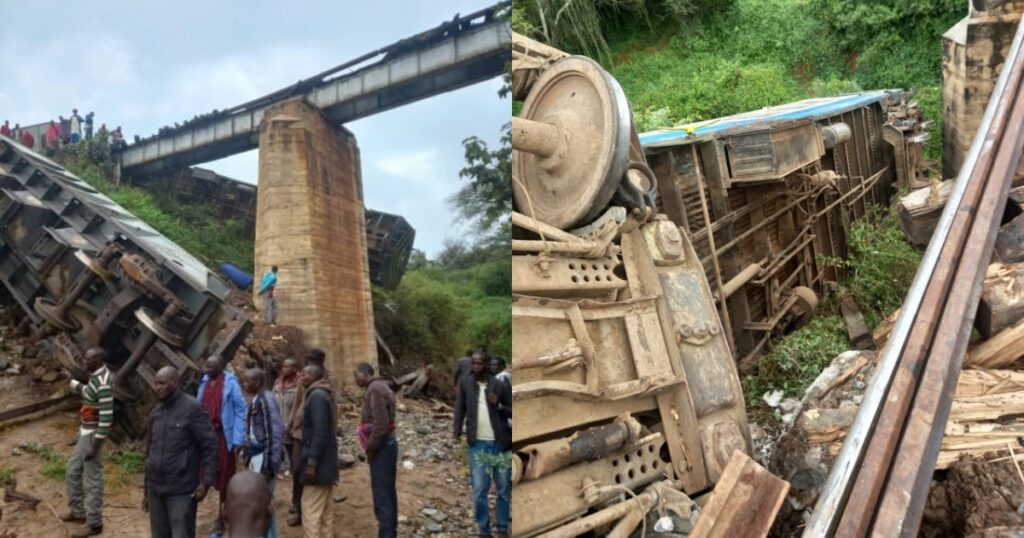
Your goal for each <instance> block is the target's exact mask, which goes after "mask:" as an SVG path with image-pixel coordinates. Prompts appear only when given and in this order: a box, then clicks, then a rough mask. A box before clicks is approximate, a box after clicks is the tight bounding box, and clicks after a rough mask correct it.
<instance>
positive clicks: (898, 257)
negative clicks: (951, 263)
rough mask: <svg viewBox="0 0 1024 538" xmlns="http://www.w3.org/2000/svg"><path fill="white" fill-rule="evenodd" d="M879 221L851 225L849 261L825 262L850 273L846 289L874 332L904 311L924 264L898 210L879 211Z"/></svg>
mask: <svg viewBox="0 0 1024 538" xmlns="http://www.w3.org/2000/svg"><path fill="white" fill-rule="evenodd" d="M876 217H877V218H873V219H866V220H859V221H854V222H853V223H851V224H850V229H849V231H848V232H847V233H848V237H849V256H848V257H847V258H846V259H828V260H825V261H827V262H828V263H830V264H832V265H834V266H836V267H839V268H842V269H844V270H845V271H846V277H845V279H844V280H843V285H844V286H846V288H847V289H849V290H850V295H851V296H853V299H854V301H855V302H856V303H857V307H858V308H860V311H861V313H862V314H863V315H864V320H865V321H866V322H867V324H868V326H869V327H872V328H873V327H875V326H876V325H878V323H879V322H880V321H882V320H883V319H885V317H886V316H888V315H889V314H891V313H892V312H893V311H894V310H896V309H897V308H899V307H900V304H902V303H903V298H904V297H905V296H906V295H907V290H908V289H910V284H911V282H913V280H914V273H916V272H917V266H918V265H919V264H920V263H921V253H920V252H918V251H917V250H915V249H914V247H912V246H911V245H910V244H909V243H907V241H906V239H905V238H904V236H903V232H902V231H901V230H900V229H899V225H898V224H897V220H896V219H897V216H896V214H895V210H894V209H893V210H891V211H889V212H888V213H885V214H882V211H881V210H879V211H878V215H876Z"/></svg>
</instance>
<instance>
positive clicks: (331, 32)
mask: <svg viewBox="0 0 1024 538" xmlns="http://www.w3.org/2000/svg"><path fill="white" fill-rule="evenodd" d="M493 3H494V2H493V1H491V0H445V1H443V2H440V1H431V2H425V1H422V0H383V1H377V2H366V1H340V2H339V1H337V0H334V1H309V2H301V3H298V2H296V3H289V2H272V1H265V0H254V1H246V2H237V1H235V2H211V1H208V0H176V1H174V2H156V1H151V0H142V1H137V2H110V1H97V2H67V1H56V0H34V1H32V2H0V21H3V22H2V25H0V121H2V120H3V119H10V120H11V124H14V123H15V122H18V123H22V124H24V125H29V124H34V123H41V122H43V121H47V120H49V119H51V118H56V117H57V116H58V115H64V116H67V115H68V114H69V113H70V111H71V109H72V108H73V107H77V108H78V109H79V113H81V114H83V115H84V113H85V112H86V111H89V110H91V111H94V112H95V113H96V122H97V127H98V126H99V123H106V124H107V125H108V126H111V127H112V126H116V125H120V126H122V128H123V130H124V133H125V136H126V137H127V138H128V139H129V140H130V139H131V138H132V136H133V135H135V134H139V135H142V136H146V135H149V134H152V133H154V132H156V130H157V128H158V127H160V126H162V125H167V124H173V123H174V122H175V121H179V122H180V121H183V120H186V119H190V118H192V117H193V116H194V115H196V114H200V113H205V112H209V111H210V110H213V109H215V108H216V109H224V108H227V107H229V106H231V105H236V104H240V103H242V102H245V101H248V100H250V99H253V98H255V97H259V96H260V95H263V94H266V93H269V92H271V91H274V90H277V89H279V88H281V87H284V86H287V85H290V84H292V83H294V82H295V81H297V80H299V79H302V78H305V77H308V76H311V75H313V74H315V73H317V72H320V71H323V70H325V69H328V68H330V67H333V66H335V65H338V64H340V63H343V62H345V61H347V60H349V59H352V58H355V57H357V56H360V55H361V54H363V53H366V52H369V51H371V50H374V49H376V48H378V47H381V46H384V45H388V44H390V43H392V42H394V41H397V40H399V39H402V38H405V37H409V36H411V35H413V34H415V33H417V32H421V31H423V30H427V29H429V28H433V27H435V26H437V25H438V24H440V23H441V22H443V21H445V20H450V19H451V18H452V17H453V16H454V15H455V14H456V13H461V14H467V13H471V12H473V11H476V10H479V9H481V8H484V7H486V6H488V5H491V4H493ZM500 86H501V82H500V79H493V80H490V81H487V82H484V83H480V84H476V85H474V86H470V87H468V88H464V89H461V90H457V91H455V92H450V93H446V94H442V95H439V96H436V97H433V98H431V99H428V100H425V101H420V102H418V103H414V104H411V105H407V106H405V107H402V108H398V109H394V110H390V111H387V112H383V113H381V114H378V115H376V116H371V117H369V118H365V119H362V120H358V121H356V122H353V123H350V124H348V128H349V129H350V130H352V131H353V132H354V133H355V135H356V138H357V140H358V142H359V146H360V150H361V154H362V163H363V183H364V187H365V191H366V204H367V206H368V207H370V208H374V209H379V210H382V211H387V212H391V213H398V214H401V215H403V216H404V217H405V218H406V219H407V220H409V222H410V223H411V224H412V225H413V226H414V227H415V228H416V231H417V236H416V247H417V248H419V249H422V250H424V251H426V252H427V253H428V255H435V254H436V253H437V252H438V251H440V249H441V248H442V243H443V241H444V239H445V238H446V237H458V236H460V235H463V234H464V232H465V230H464V226H460V225H459V224H458V223H455V222H453V219H452V217H451V211H450V209H449V207H448V206H447V204H446V203H445V199H446V198H447V197H448V196H449V195H450V194H452V193H454V192H455V191H457V190H458V188H459V186H460V182H461V180H460V179H459V177H458V172H459V170H460V168H461V167H462V165H463V150H462V140H463V139H464V138H466V137H468V136H471V135H476V136H480V137H481V138H483V139H484V140H486V141H487V142H488V143H489V144H491V145H496V144H497V142H498V138H499V136H500V133H499V131H500V128H501V125H502V124H503V123H505V122H507V121H508V119H509V116H510V110H511V104H510V103H509V101H508V100H507V99H504V100H503V99H499V98H498V96H497V91H498V89H499V88H500ZM201 166H204V167H206V168H211V169H213V170H216V171H217V172H219V173H221V174H224V175H227V176H230V177H234V178H236V179H240V180H243V181H249V182H255V180H256V176H257V169H258V157H257V153H256V151H251V152H248V153H244V154H241V155H237V156H234V157H230V158H228V159H222V160H220V161H214V162H212V163H207V164H204V165H201Z"/></svg>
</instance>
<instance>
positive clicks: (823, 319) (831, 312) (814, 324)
mask: <svg viewBox="0 0 1024 538" xmlns="http://www.w3.org/2000/svg"><path fill="white" fill-rule="evenodd" d="M849 347H850V343H849V340H848V338H847V335H846V326H845V325H844V324H843V318H842V317H840V316H839V315H838V314H837V313H836V308H835V305H834V304H832V305H822V306H821V307H819V312H818V314H817V315H816V316H815V317H814V319H812V320H811V322H810V323H809V324H807V326H805V327H802V328H800V329H798V330H796V331H794V332H792V333H790V334H788V335H786V337H785V338H783V339H782V340H780V341H778V342H777V343H776V344H775V345H774V347H772V349H771V350H770V351H768V352H767V353H765V354H764V356H762V357H761V358H760V359H758V361H757V375H751V376H747V377H745V378H743V389H744V394H745V396H746V400H747V407H748V408H763V407H764V402H763V401H762V400H761V397H762V396H763V395H764V393H766V392H768V391H773V390H782V391H783V392H784V393H785V394H786V396H796V397H800V396H802V395H803V392H804V390H806V389H807V387H809V386H810V385H811V383H813V382H814V379H815V378H816V377H818V374H819V373H820V372H821V371H822V369H824V368H825V366H827V365H828V364H829V363H830V362H832V359H833V358H835V356H836V355H838V354H840V353H842V352H843V351H846V350H847V349H849Z"/></svg>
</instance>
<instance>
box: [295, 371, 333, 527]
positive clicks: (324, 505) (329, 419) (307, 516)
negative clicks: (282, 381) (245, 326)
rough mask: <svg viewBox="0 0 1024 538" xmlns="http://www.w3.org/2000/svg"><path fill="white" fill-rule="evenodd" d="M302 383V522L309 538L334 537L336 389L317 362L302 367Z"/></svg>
mask: <svg viewBox="0 0 1024 538" xmlns="http://www.w3.org/2000/svg"><path fill="white" fill-rule="evenodd" d="M302 385H303V386H304V387H305V401H304V402H303V404H302V525H303V527H305V529H304V530H305V536H306V538H332V537H333V536H334V531H333V525H334V509H333V506H334V503H333V502H331V490H332V489H334V484H335V483H336V482H337V481H338V438H337V437H336V436H335V432H336V430H337V426H336V424H337V423H336V421H335V413H334V389H333V388H332V385H331V383H330V382H329V381H327V380H326V379H324V370H323V368H321V367H320V366H318V365H316V364H310V365H308V366H306V367H305V368H304V369H303V370H302Z"/></svg>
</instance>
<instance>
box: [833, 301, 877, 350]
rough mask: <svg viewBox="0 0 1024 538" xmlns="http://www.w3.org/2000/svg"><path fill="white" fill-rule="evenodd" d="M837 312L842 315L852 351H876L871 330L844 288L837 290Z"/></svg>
mask: <svg viewBox="0 0 1024 538" xmlns="http://www.w3.org/2000/svg"><path fill="white" fill-rule="evenodd" d="M839 310H840V312H841V313H842V314H843V323H845V324H846V332H847V334H849V336H850V342H852V343H853V347H854V349H859V350H865V349H877V346H876V345H875V339H874V337H873V336H872V334H871V329H869V328H868V324H867V323H865V322H864V316H862V315H861V313H860V308H858V307H857V303H856V302H855V301H854V300H853V296H852V295H850V292H849V291H847V290H846V288H840V289H839Z"/></svg>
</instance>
